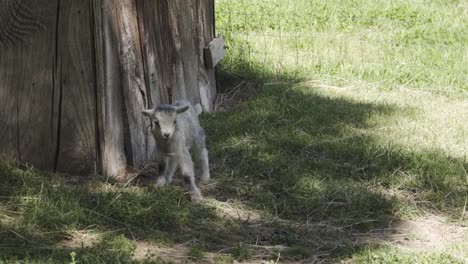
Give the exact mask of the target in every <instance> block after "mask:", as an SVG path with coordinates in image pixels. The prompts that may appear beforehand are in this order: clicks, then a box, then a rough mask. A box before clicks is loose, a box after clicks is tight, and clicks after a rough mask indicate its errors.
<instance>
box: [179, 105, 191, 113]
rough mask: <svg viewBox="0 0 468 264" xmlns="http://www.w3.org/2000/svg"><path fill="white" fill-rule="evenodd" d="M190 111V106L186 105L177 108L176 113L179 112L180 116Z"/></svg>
mask: <svg viewBox="0 0 468 264" xmlns="http://www.w3.org/2000/svg"><path fill="white" fill-rule="evenodd" d="M188 109H189V106H188V105H184V106H180V107H177V109H176V112H177V113H178V114H180V113H183V112H185V111H187V110H188Z"/></svg>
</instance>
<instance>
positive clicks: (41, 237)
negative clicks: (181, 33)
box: [0, 72, 467, 263]
mask: <svg viewBox="0 0 468 264" xmlns="http://www.w3.org/2000/svg"><path fill="white" fill-rule="evenodd" d="M238 76H239V75H238ZM220 77H221V78H220V79H221V84H223V82H225V83H226V82H231V84H233V86H236V84H237V83H238V82H239V81H242V80H248V81H250V82H255V83H256V84H258V86H257V87H258V89H257V90H256V91H255V93H256V96H255V97H254V98H251V99H250V100H248V101H245V102H242V103H240V104H239V105H238V106H236V107H233V108H232V109H231V110H230V111H227V112H219V113H213V114H209V115H205V116H204V117H203V120H202V121H203V125H204V127H205V130H206V132H207V140H208V146H209V150H210V158H211V165H212V178H213V180H212V182H213V183H212V184H210V185H208V186H206V187H204V188H203V192H204V193H205V196H207V197H209V198H210V199H209V200H208V202H207V203H206V204H203V205H194V204H191V203H190V202H189V201H188V199H187V198H186V194H185V193H184V191H185V189H184V188H183V187H181V186H179V185H177V184H175V186H170V187H168V188H163V189H160V188H155V187H154V186H153V185H152V184H149V185H143V186H138V185H137V184H133V183H125V184H120V185H119V184H109V183H108V181H107V179H106V178H97V179H93V180H91V181H89V182H85V183H80V184H73V185H71V184H70V183H68V182H67V178H66V177H64V178H61V177H58V178H57V177H55V178H54V177H49V176H50V175H45V176H44V175H41V174H40V173H38V172H35V171H31V170H21V169H18V168H15V167H11V166H7V165H5V166H3V165H2V166H3V167H2V166H0V176H1V177H2V182H1V183H0V196H1V197H7V198H5V199H1V200H0V209H1V210H2V211H4V212H5V214H4V215H5V216H4V217H3V216H2V218H1V219H2V222H1V226H0V238H1V239H0V240H1V241H2V242H1V243H0V256H1V258H4V259H6V260H17V259H31V260H35V259H37V260H40V261H42V260H43V262H45V261H46V260H47V259H52V261H56V262H57V261H64V260H69V258H70V256H69V253H70V252H71V251H74V252H76V253H77V259H78V260H79V261H80V262H85V263H100V262H101V263H105V262H106V261H108V260H111V259H112V260H115V261H116V262H132V261H133V262H135V263H139V262H144V261H145V260H132V258H131V253H132V250H131V249H132V241H134V242H135V243H136V244H137V245H138V243H139V242H141V241H151V242H154V243H161V244H165V245H167V246H169V247H175V245H181V244H186V243H187V241H190V246H193V245H197V246H199V247H200V248H201V249H202V251H203V252H206V253H210V254H214V255H216V254H226V255H232V256H233V258H237V259H239V260H242V259H248V258H253V259H255V260H259V259H264V260H269V259H277V258H278V259H281V261H282V262H288V261H304V262H306V263H310V262H313V261H329V262H332V261H334V260H336V259H340V258H345V257H349V256H350V255H351V254H353V253H355V252H359V251H360V250H362V249H363V248H366V247H370V246H374V245H376V246H378V245H381V244H384V243H386V242H388V241H390V240H391V237H390V235H389V234H388V233H387V232H381V233H378V235H379V236H380V238H379V239H378V240H376V239H375V236H370V235H367V234H370V233H372V234H375V230H385V229H387V228H389V227H390V226H395V225H398V219H399V218H400V215H401V213H399V210H401V207H402V206H405V203H406V201H404V200H402V199H401V197H399V196H394V195H389V194H388V193H386V192H385V190H386V187H389V186H391V185H392V182H393V181H397V182H398V181H399V180H401V179H400V178H401V177H405V176H404V175H416V176H415V177H416V178H415V179H412V180H413V181H414V183H410V184H402V186H401V187H400V188H399V190H401V191H403V192H407V193H428V194H429V193H434V192H437V191H440V192H441V193H445V192H446V191H447V190H449V189H450V193H449V192H448V191H447V192H446V193H445V194H446V196H445V198H444V199H447V200H450V199H452V200H455V201H456V202H454V203H453V206H454V207H456V205H458V204H459V201H458V200H457V199H460V197H462V194H463V193H462V192H463V191H464V190H466V189H463V187H461V188H459V189H454V188H453V185H452V184H451V183H450V182H447V181H446V180H445V179H444V177H446V176H447V175H448V176H451V175H456V174H457V173H461V171H459V170H462V168H461V167H460V169H459V170H457V169H456V166H455V165H457V166H458V164H461V165H462V166H464V167H466V166H467V164H466V163H465V162H464V161H461V160H457V159H450V158H449V157H446V156H445V155H443V154H442V153H436V152H433V153H417V152H412V153H408V152H405V151H402V150H400V149H398V148H395V147H390V146H389V147H386V146H382V145H381V144H379V142H378V141H377V139H376V138H374V137H373V136H372V134H369V133H363V131H364V132H365V131H368V130H372V129H374V125H373V123H372V122H371V120H372V119H373V118H375V117H391V116H394V115H405V114H410V113H411V112H412V109H406V108H402V107H400V106H396V105H390V104H378V103H363V102H359V101H351V100H347V99H345V98H339V97H330V96H327V95H324V94H321V93H319V92H316V91H313V90H312V91H311V90H307V89H309V88H306V87H300V84H299V83H300V80H297V79H294V78H293V77H290V76H284V77H282V78H280V79H278V76H268V75H267V74H264V73H262V74H259V75H258V76H257V77H256V75H255V73H254V72H251V73H249V75H246V76H242V77H240V78H239V77H236V76H234V77H232V76H227V77H226V76H220ZM298 85H299V86H298ZM310 89H312V88H310ZM240 92H242V90H241V91H240ZM428 160H432V161H433V162H427V161H428ZM449 169H450V170H449ZM441 171H444V172H446V174H440V173H439V172H441ZM153 172H155V171H153ZM399 172H404V173H399ZM408 177H409V176H408ZM443 202H444V203H442V201H441V204H443V205H444V206H445V207H446V208H445V209H447V211H450V208H447V207H450V206H451V205H450V203H446V202H445V200H444V201H443ZM223 206H226V207H229V208H228V209H226V208H223ZM435 206H436V207H437V206H438V205H437V204H435ZM233 208H234V209H233ZM440 209H441V208H440ZM441 210H442V209H441ZM444 212H445V211H444ZM243 213H246V214H250V215H248V216H245V215H244V216H243V215H242V214H243ZM255 214H257V215H256V216H255ZM76 230H78V231H79V230H94V231H95V232H98V233H105V234H108V237H105V238H103V239H102V240H101V241H100V242H97V243H95V244H93V245H89V246H83V247H75V248H67V247H63V246H62V242H63V241H64V240H68V239H71V236H72V235H71V233H72V232H73V231H76ZM119 235H124V236H125V237H123V238H122V237H120V236H119ZM188 259H189V257H187V260H188ZM204 260H206V261H213V259H211V260H208V259H204ZM40 261H39V262H40ZM147 261H157V260H155V259H152V258H149V259H148V260H147Z"/></svg>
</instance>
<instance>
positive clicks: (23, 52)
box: [0, 0, 216, 175]
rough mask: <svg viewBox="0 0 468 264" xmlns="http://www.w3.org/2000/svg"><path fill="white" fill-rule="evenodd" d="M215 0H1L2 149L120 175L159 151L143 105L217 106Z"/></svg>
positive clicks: (4, 153)
mask: <svg viewBox="0 0 468 264" xmlns="http://www.w3.org/2000/svg"><path fill="white" fill-rule="evenodd" d="M213 16H214V10H213V0H192V1H182V0H151V1H150V0H122V1H114V0H80V1H75V0H26V1H20V0H3V1H2V2H0V158H2V159H8V160H16V161H20V162H23V163H30V164H33V165H35V166H37V167H39V168H43V169H47V170H58V171H61V172H68V173H78V174H94V173H96V172H98V173H103V174H105V175H118V174H120V173H122V172H125V171H126V169H127V168H128V167H135V168H139V167H141V166H142V165H143V164H144V163H145V162H146V161H148V160H149V159H152V158H153V156H154V153H155V143H154V140H153V138H152V137H151V135H150V133H149V130H148V129H147V127H148V125H149V124H148V121H147V120H146V119H145V118H144V117H143V115H141V110H142V109H144V108H147V107H151V106H153V105H156V104H160V103H170V102H172V101H174V100H176V99H181V98H185V99H189V100H191V101H193V102H194V103H201V104H202V105H203V107H204V109H205V110H208V111H209V110H211V109H212V104H213V99H214V96H215V92H216V90H215V80H214V70H213V69H210V70H206V69H205V67H204V65H205V64H204V56H203V48H204V47H205V46H206V44H207V43H208V42H209V41H210V40H211V39H212V38H213V37H214V36H213Z"/></svg>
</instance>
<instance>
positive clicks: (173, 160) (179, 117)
mask: <svg viewBox="0 0 468 264" xmlns="http://www.w3.org/2000/svg"><path fill="white" fill-rule="evenodd" d="M201 112H202V108H201V106H200V104H197V105H196V106H193V105H192V104H191V103H190V102H189V101H187V100H179V101H177V102H175V103H173V104H172V105H164V104H163V105H159V106H158V107H156V108H153V109H147V110H143V114H144V115H145V116H147V117H149V118H150V120H151V126H152V132H153V135H154V138H155V140H156V158H157V161H158V164H159V171H160V175H159V177H158V179H157V181H156V185H158V186H163V185H165V184H169V183H170V182H171V181H172V177H173V176H174V173H175V172H176V170H177V168H180V170H181V173H182V176H183V177H184V180H185V182H187V183H189V184H190V192H189V193H190V197H191V199H192V201H194V202H201V201H202V200H203V196H202V195H201V193H200V190H199V189H198V187H197V185H196V184H195V170H194V165H193V161H192V157H191V153H192V154H193V156H194V158H195V161H196V162H197V163H198V165H199V166H200V173H201V176H200V181H201V182H202V183H207V182H208V180H209V179H210V171H209V161H208V151H207V149H206V147H205V131H204V130H203V128H202V127H201V126H200V122H199V119H198V116H199V115H200V113H201ZM161 172H162V174H161Z"/></svg>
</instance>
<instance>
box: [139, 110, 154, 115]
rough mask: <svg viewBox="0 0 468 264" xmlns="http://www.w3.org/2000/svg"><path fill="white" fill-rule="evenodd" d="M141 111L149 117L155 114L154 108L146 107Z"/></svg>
mask: <svg viewBox="0 0 468 264" xmlns="http://www.w3.org/2000/svg"><path fill="white" fill-rule="evenodd" d="M141 113H142V114H143V115H145V116H147V117H151V116H153V114H154V110H153V109H145V110H143V111H141Z"/></svg>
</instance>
